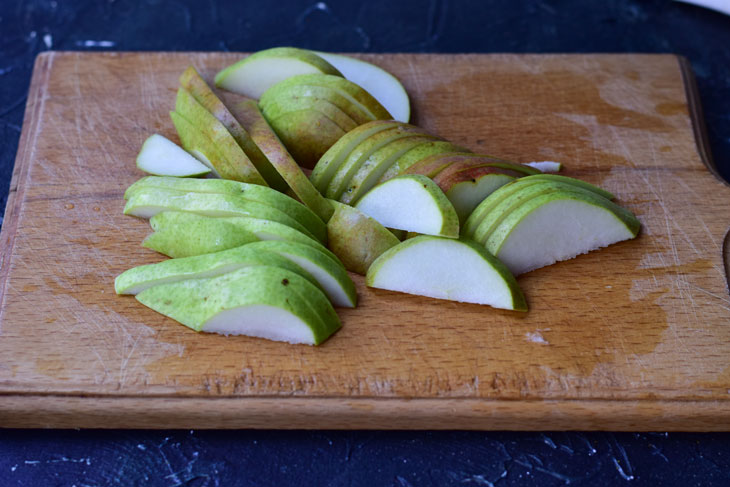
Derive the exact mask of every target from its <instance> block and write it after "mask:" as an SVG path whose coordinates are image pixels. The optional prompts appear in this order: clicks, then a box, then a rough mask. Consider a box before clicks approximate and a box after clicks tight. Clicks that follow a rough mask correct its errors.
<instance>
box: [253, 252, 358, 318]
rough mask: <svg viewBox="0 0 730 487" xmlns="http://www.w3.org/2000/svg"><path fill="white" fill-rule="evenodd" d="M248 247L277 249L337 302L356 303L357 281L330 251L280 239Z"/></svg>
mask: <svg viewBox="0 0 730 487" xmlns="http://www.w3.org/2000/svg"><path fill="white" fill-rule="evenodd" d="M246 247H248V248H252V249H254V250H261V251H267V252H273V253H276V254H278V255H280V256H281V257H283V258H286V259H289V260H291V261H292V262H294V263H295V264H297V265H298V266H300V267H301V268H302V269H304V270H306V271H307V273H308V274H309V275H311V276H312V278H314V279H315V280H316V282H317V284H318V285H319V287H321V288H322V290H323V291H324V293H325V294H326V295H327V297H328V298H329V300H330V301H331V302H332V304H333V305H334V306H339V307H345V308H354V307H355V306H357V291H356V290H355V284H354V283H353V282H352V279H350V276H349V275H348V274H347V271H345V268H344V266H343V265H342V263H341V262H340V261H339V260H336V259H333V258H332V257H330V256H329V255H328V254H325V253H324V252H321V251H319V250H317V249H315V248H313V247H311V246H308V245H303V244H300V243H296V242H285V241H277V240H267V241H262V242H255V243H252V244H248V245H246ZM280 267H281V266H280Z"/></svg>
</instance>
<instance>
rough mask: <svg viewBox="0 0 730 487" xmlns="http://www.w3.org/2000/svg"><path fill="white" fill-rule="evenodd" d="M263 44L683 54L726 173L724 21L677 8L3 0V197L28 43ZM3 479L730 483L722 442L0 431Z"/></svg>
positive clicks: (728, 121) (727, 444) (725, 441)
mask: <svg viewBox="0 0 730 487" xmlns="http://www.w3.org/2000/svg"><path fill="white" fill-rule="evenodd" d="M276 45H294V46H299V47H305V48H314V49H321V50H330V51H343V52H348V51H349V52H439V53H450V52H661V53H678V54H682V55H684V56H686V57H687V58H688V59H689V60H690V62H691V63H692V67H693V69H694V71H695V74H696V76H697V81H698V85H699V90H700V95H701V99H702V102H703V105H704V109H705V121H706V123H707V126H708V134H709V139H710V145H711V148H712V151H713V153H714V158H715V161H716V163H717V166H718V168H719V170H720V172H721V173H722V174H723V175H724V176H725V178H726V179H730V162H729V159H730V17H727V16H723V15H721V14H719V13H716V12H713V11H710V10H704V9H702V8H699V7H694V6H691V5H686V4H681V3H676V2H666V1H638V0H612V1H582V0H565V1H558V0H543V1H532V2H529V1H514V2H500V1H497V0H489V1H456V0H452V1H447V0H432V1H429V2H426V1H404V2H397V1H394V0H371V1H369V2H363V3H358V2H315V1H295V0H279V1H274V0H269V1H260V0H256V1H253V0H252V1H238V2H224V1H216V0H169V1H168V0H133V1H122V0H120V1H114V0H101V1H63V0H40V1H38V0H20V1H16V0H12V1H11V0H0V147H2V149H1V150H0V197H1V198H2V202H1V203H0V206H2V207H3V208H4V206H5V201H6V199H7V191H8V185H9V183H10V175H11V173H12V167H13V163H14V160H15V154H16V150H17V144H18V138H19V136H20V130H21V125H22V120H23V111H24V107H25V100H26V95H27V90H28V85H29V82H30V75H31V71H32V66H33V61H34V59H35V56H36V54H38V53H39V52H41V51H44V50H48V49H55V50H153V51H156V50H174V51H214V50H231V51H255V50H259V49H263V48H267V47H272V46H276ZM109 123H113V120H112V119H110V121H109ZM728 211H729V213H730V209H729V210H728ZM6 485H8V486H15V485H18V486H20V485H28V486H56V485H59V486H61V485H63V486H71V485H76V486H78V487H82V486H106V485H113V486H122V485H124V486H128V485H161V486H197V487H202V486H217V485H251V486H282V485H313V486H324V485H333V486H336V485H358V486H359V485H362V486H371V485H373V486H375V485H377V486H379V485H386V486H391V485H392V486H399V487H405V486H414V487H415V486H422V485H433V486H447V485H466V486H471V485H473V486H492V485H495V486H509V485H539V486H552V485H682V486H693V485H698V486H700V485H702V486H705V485H730V434H685V433H669V434H667V433H661V432H657V433H559V432H556V433H544V434H543V433H509V432H377V431H373V432H368V431H363V432H359V431H350V432H331V431H43V430H1V429H0V486H2V487H4V486H6Z"/></svg>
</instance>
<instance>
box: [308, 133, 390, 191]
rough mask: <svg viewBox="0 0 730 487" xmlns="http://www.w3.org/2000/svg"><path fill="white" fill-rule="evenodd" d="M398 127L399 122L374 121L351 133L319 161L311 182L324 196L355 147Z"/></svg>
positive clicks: (336, 143) (311, 176)
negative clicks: (371, 137) (378, 134)
mask: <svg viewBox="0 0 730 487" xmlns="http://www.w3.org/2000/svg"><path fill="white" fill-rule="evenodd" d="M397 126H398V122H394V121H392V120H374V121H372V122H368V123H366V124H363V125H360V126H359V127H357V128H355V129H353V130H351V131H349V132H348V133H347V134H345V135H344V136H343V137H342V138H340V140H338V141H337V142H335V144H334V145H333V146H332V147H330V148H329V149H328V150H327V152H325V153H324V154H323V155H322V157H321V158H320V159H319V161H317V165H316V166H314V170H313V171H312V174H311V175H310V176H309V179H310V181H311V182H312V184H313V185H314V186H315V187H316V188H317V190H319V192H320V193H322V194H324V193H325V192H326V191H327V186H329V184H330V181H332V178H333V177H334V175H335V173H336V172H337V170H338V169H339V168H340V166H341V165H342V163H343V162H344V161H345V159H346V158H347V156H349V155H350V153H351V152H352V151H353V150H354V149H355V147H357V146H358V145H360V143H362V141H364V140H365V139H367V138H368V137H370V136H372V135H375V134H376V133H378V132H382V131H384V130H388V129H391V128H393V127H397Z"/></svg>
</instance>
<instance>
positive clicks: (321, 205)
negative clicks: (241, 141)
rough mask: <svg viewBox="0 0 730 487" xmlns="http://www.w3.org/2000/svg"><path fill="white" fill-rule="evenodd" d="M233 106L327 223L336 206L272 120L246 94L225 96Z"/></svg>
mask: <svg viewBox="0 0 730 487" xmlns="http://www.w3.org/2000/svg"><path fill="white" fill-rule="evenodd" d="M224 101H226V102H228V106H229V107H231V112H232V113H233V114H234V116H235V117H236V119H238V121H239V122H241V125H242V126H243V127H244V128H245V129H246V130H247V131H248V133H249V134H250V135H251V138H252V139H253V141H254V142H255V143H256V145H257V146H258V147H259V148H260V149H261V151H262V152H263V153H264V154H265V155H266V157H267V158H268V159H269V161H270V162H271V164H272V165H273V166H274V168H276V170H277V171H278V172H279V174H280V175H281V177H283V178H284V180H285V181H286V183H287V184H288V185H289V187H290V188H291V189H292V191H293V192H294V194H295V195H296V196H297V198H299V199H300V200H301V202H302V203H304V204H305V205H306V206H308V207H309V209H311V210H312V211H313V212H314V213H315V214H316V215H317V216H318V217H319V218H320V219H321V220H322V221H323V222H325V223H326V222H327V221H328V220H329V219H330V217H331V216H332V213H333V212H334V208H332V205H331V204H329V202H328V201H327V200H326V199H325V198H324V197H323V196H322V195H321V194H320V192H319V191H318V190H317V188H315V187H314V186H313V185H312V183H311V182H310V181H309V179H308V178H307V176H306V174H304V172H303V171H302V169H301V168H300V167H299V165H298V164H297V163H296V161H295V160H294V158H292V156H291V154H289V152H288V151H287V150H286V147H284V145H283V144H282V143H281V141H280V140H279V137H277V135H276V133H275V132H274V131H273V130H272V129H271V127H270V126H269V123H268V122H267V121H266V119H265V118H264V116H263V115H262V114H261V111H260V110H259V108H258V106H257V104H256V102H255V101H254V100H252V99H246V98H243V97H235V98H234V97H232V96H228V97H226V98H224Z"/></svg>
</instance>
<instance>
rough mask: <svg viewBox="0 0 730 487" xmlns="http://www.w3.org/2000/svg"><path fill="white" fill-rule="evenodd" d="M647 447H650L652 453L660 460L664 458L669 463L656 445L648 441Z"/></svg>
mask: <svg viewBox="0 0 730 487" xmlns="http://www.w3.org/2000/svg"><path fill="white" fill-rule="evenodd" d="M649 448H651V454H652V455H656V456H658V457H660V458H661V459H662V460H664V461H665V462H667V463H669V459H668V458H667V456H666V455H665V454H664V453H662V451H661V449H659V448H657V446H656V445H655V444H654V443H649Z"/></svg>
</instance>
